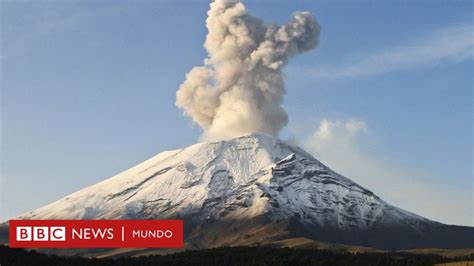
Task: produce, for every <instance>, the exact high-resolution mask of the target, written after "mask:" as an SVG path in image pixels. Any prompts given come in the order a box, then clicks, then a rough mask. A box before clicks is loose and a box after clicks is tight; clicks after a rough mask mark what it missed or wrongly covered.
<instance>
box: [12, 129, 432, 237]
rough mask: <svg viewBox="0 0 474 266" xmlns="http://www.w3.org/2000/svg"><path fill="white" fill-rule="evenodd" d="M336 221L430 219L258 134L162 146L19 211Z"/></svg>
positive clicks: (343, 225) (335, 224)
mask: <svg viewBox="0 0 474 266" xmlns="http://www.w3.org/2000/svg"><path fill="white" fill-rule="evenodd" d="M261 215H263V216H265V217H267V218H269V219H270V220H272V221H277V220H284V219H289V218H297V219H299V220H300V221H301V222H302V223H308V224H312V225H317V226H320V227H330V228H340V229H354V228H357V229H366V228H370V227H372V226H374V224H380V223H382V224H404V225H407V226H409V227H413V228H416V227H417V226H418V225H419V224H420V223H423V224H426V223H434V222H432V221H429V220H427V219H425V218H422V217H420V216H418V215H415V214H412V213H409V212H406V211H403V210H401V209H398V208H395V207H393V206H391V205H389V204H387V203H386V202H384V201H383V200H381V199H380V198H378V197H377V196H376V195H374V194H373V193H372V192H370V191H368V190H367V189H364V188H363V187H361V186H359V185H357V184H356V183H354V182H352V181H351V180H349V179H347V178H345V177H343V176H341V175H338V174H337V173H335V172H333V171H332V170H330V169H329V168H328V167H326V166H324V165H323V164H322V163H320V162H319V161H318V160H316V159H315V158H313V157H312V156H311V155H309V154H308V153H306V152H305V151H303V150H301V149H299V148H297V147H293V146H290V145H288V144H286V143H284V142H282V141H280V140H278V139H276V138H274V137H271V136H268V135H264V134H251V135H248V136H244V137H240V138H236V139H232V140H227V141H220V142H204V143H199V144H195V145H192V146H190V147H187V148H184V149H180V150H174V151H166V152H162V153H160V154H158V155H156V156H155V157H153V158H151V159H149V160H147V161H145V162H143V163H141V164H139V165H137V166H135V167H133V168H131V169H129V170H127V171H125V172H123V173H120V174H118V175H116V176H114V177H111V178H109V179H106V180H104V181H102V182H100V183H97V184H96V185H93V186H90V187H87V188H85V189H82V190H80V191H78V192H76V193H73V194H71V195H69V196H67V197H65V198H63V199H60V200H58V201H56V202H54V203H52V204H49V205H47V206H45V207H43V208H40V209H37V210H35V211H32V212H30V213H27V214H25V215H22V216H20V217H19V219H162V218H170V217H182V218H185V217H193V219H197V220H201V221H205V220H209V219H220V220H225V219H247V218H253V217H257V216H261Z"/></svg>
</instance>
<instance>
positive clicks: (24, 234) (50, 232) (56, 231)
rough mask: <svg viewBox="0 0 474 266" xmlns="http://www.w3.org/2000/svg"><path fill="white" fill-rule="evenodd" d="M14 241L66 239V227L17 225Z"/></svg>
mask: <svg viewBox="0 0 474 266" xmlns="http://www.w3.org/2000/svg"><path fill="white" fill-rule="evenodd" d="M16 241H66V227H64V226H18V227H17V228H16Z"/></svg>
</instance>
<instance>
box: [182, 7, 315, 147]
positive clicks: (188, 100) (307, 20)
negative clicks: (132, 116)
mask: <svg viewBox="0 0 474 266" xmlns="http://www.w3.org/2000/svg"><path fill="white" fill-rule="evenodd" d="M207 14H208V17H207V19H206V26H207V29H208V31H209V33H208V34H207V37H206V42H205V44H204V47H205V48H206V50H207V52H208V57H207V58H206V59H205V60H204V65H202V66H196V67H194V68H193V69H191V71H190V72H189V73H188V74H187V75H186V80H185V81H184V82H183V84H181V86H180V88H179V90H178V91H177V93H176V105H177V106H178V107H180V108H182V109H183V110H184V113H185V114H186V115H188V116H190V117H191V118H192V119H193V120H194V122H196V123H197V124H199V125H200V126H201V127H202V128H203V129H204V135H203V136H202V138H204V139H210V140H216V139H226V138H233V137H238V136H241V135H244V134H248V133H253V132H262V133H267V134H271V135H273V136H277V135H278V132H279V131H280V129H282V128H283V127H284V126H286V124H287V123H288V115H287V114H286V111H285V110H284V109H283V108H282V106H281V104H282V102H283V96H284V94H285V88H284V81H283V73H282V68H283V66H284V65H285V64H286V63H287V62H288V59H289V58H290V57H292V56H295V55H297V54H299V53H302V52H305V51H308V50H310V49H312V48H314V47H316V46H317V45H318V42H319V32H320V26H319V24H318V23H317V21H316V19H315V17H314V16H313V15H312V14H310V13H309V12H295V13H294V14H293V16H292V18H291V20H290V21H289V22H288V23H286V24H285V25H282V26H278V25H276V24H270V25H265V24H264V23H263V21H262V20H260V19H259V18H256V17H253V16H251V15H250V14H249V13H248V12H247V10H246V9H245V6H244V5H243V4H242V3H241V2H239V1H228V0H216V1H214V2H213V3H211V4H210V9H209V11H208V12H207Z"/></svg>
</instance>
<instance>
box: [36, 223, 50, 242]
mask: <svg viewBox="0 0 474 266" xmlns="http://www.w3.org/2000/svg"><path fill="white" fill-rule="evenodd" d="M48 240H49V228H48V227H47V226H35V227H33V241H48Z"/></svg>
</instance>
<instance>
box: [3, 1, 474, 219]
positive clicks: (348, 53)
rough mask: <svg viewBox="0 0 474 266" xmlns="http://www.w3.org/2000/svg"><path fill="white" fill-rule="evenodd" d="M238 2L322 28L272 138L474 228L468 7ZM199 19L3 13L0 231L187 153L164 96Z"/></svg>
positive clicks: (127, 8) (158, 8)
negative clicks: (76, 194)
mask: <svg viewBox="0 0 474 266" xmlns="http://www.w3.org/2000/svg"><path fill="white" fill-rule="evenodd" d="M244 3H245V5H246V7H247V9H248V10H249V12H250V13H252V14H253V15H254V16H256V17H259V18H261V19H262V20H263V21H275V22H277V23H278V24H279V25H283V24H285V23H286V22H287V21H288V20H289V18H290V17H291V14H292V13H293V11H295V10H301V11H309V12H310V13H311V14H314V15H315V16H316V18H317V20H318V22H319V24H320V25H321V27H322V31H321V37H320V47H319V48H318V49H315V50H311V51H306V52H305V54H304V56H300V57H295V58H292V60H290V61H289V62H288V65H287V71H286V72H285V79H286V80H285V83H286V85H285V87H286V91H287V93H286V95H285V100H284V102H283V107H284V109H285V110H286V112H287V113H288V116H289V120H288V121H289V122H288V126H287V127H286V128H284V129H283V131H282V133H281V134H280V137H281V138H282V139H286V140H288V141H290V142H292V143H296V144H298V145H300V146H302V147H303V148H305V149H307V150H308V151H310V152H311V153H313V154H314V155H315V156H316V158H318V159H319V160H321V161H322V162H323V163H325V164H327V165H328V166H329V167H331V168H332V169H333V170H335V171H337V172H339V173H341V174H343V175H345V176H347V177H349V178H351V179H352V180H354V181H355V182H357V183H359V184H361V185H363V186H365V187H367V188H368V189H371V190H373V191H374V192H375V193H376V194H377V195H379V196H381V197H382V198H383V199H385V200H387V201H388V202H390V203H392V204H395V205H396V206H398V207H401V208H403V209H406V210H409V211H412V212H414V213H417V214H420V215H423V216H425V217H427V218H429V219H433V220H436V221H440V222H444V223H448V224H460V225H470V226H474V217H473V214H474V213H473V204H474V197H473V191H472V189H473V188H472V178H473V168H472V167H473V157H472V145H473V139H472V138H473V137H472V136H473V135H472V122H473V121H472V86H473V84H472V83H473V80H472V70H473V60H472V58H473V53H474V52H473V38H472V32H473V26H472V14H471V13H470V11H472V3H471V2H469V1H459V2H456V3H453V4H452V5H450V6H448V7H447V6H444V5H441V4H440V3H431V4H426V3H425V4H424V3H413V4H411V5H406V4H403V3H401V2H400V3H396V2H392V3H378V4H371V3H351V4H347V5H344V7H343V5H342V4H341V3H328V2H321V3H313V2H311V1H297V2H294V3H293V2H291V3H287V2H281V3H280V2H279V3H278V4H275V5H271V4H269V3H268V2H266V1H262V2H250V1H245V2H244ZM208 8H209V6H208V2H205V1H196V2H191V3H187V4H186V5H183V4H182V3H175V2H164V1H163V2H158V3H153V2H138V3H132V2H127V1H124V2H120V3H115V4H110V3H90V2H87V3H81V2H76V1H71V2H65V3H57V2H54V3H53V2H47V1H44V2H43V1H39V2H33V1H24V2H2V8H1V13H2V18H1V19H2V23H1V31H2V40H1V60H2V78H1V81H2V107H1V108H2V112H1V114H2V154H1V157H2V159H1V180H0V181H1V183H0V184H1V189H0V199H1V201H0V202H1V203H0V217H2V220H4V219H5V218H12V217H15V216H17V215H19V214H21V213H24V212H26V211H30V210H32V209H35V208H37V207H40V206H42V205H45V204H47V203H50V202H52V201H54V200H57V199H59V198H60V197H62V196H64V195H67V194H69V193H71V192H73V191H76V190H78V189H80V188H83V187H85V186H88V185H91V184H94V183H96V182H98V181H100V180H103V179H105V178H107V177H109V176H112V175H115V174H117V173H118V172H120V171H122V170H125V169H128V168H129V167H130V166H133V165H135V164H136V163H138V162H141V161H143V160H144V159H146V158H149V157H151V156H153V155H155V154H157V153H159V152H161V151H164V150H170V149H175V148H180V147H185V146H187V145H190V144H192V143H194V142H196V140H197V139H198V138H199V136H201V135H202V133H203V131H202V130H201V129H199V128H198V127H196V126H193V125H192V124H191V123H190V122H189V119H188V118H186V117H184V116H182V111H181V110H179V109H178V108H176V107H175V106H174V102H175V101H174V99H175V98H174V97H175V93H176V90H177V88H178V87H179V85H180V84H181V82H182V81H183V79H184V76H185V74H186V73H187V72H188V71H189V69H191V68H192V67H193V66H195V65H199V64H201V63H202V59H203V58H205V57H206V51H205V50H204V48H203V47H202V43H204V40H205V37H206V34H207V29H206V28H205V19H206V17H207V15H206V12H207V10H208ZM362 11H364V12H362ZM177 13H179V14H180V15H179V16H177V15H176V14H177ZM401 18H402V19H401ZM6 66H8V67H6ZM468 143H470V145H467V144H468Z"/></svg>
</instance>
